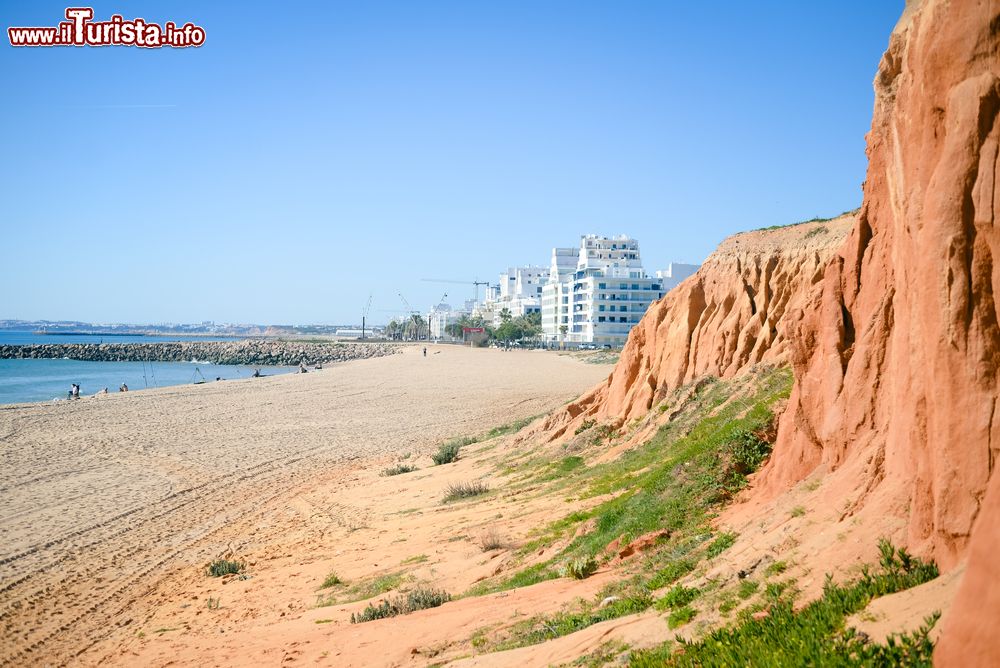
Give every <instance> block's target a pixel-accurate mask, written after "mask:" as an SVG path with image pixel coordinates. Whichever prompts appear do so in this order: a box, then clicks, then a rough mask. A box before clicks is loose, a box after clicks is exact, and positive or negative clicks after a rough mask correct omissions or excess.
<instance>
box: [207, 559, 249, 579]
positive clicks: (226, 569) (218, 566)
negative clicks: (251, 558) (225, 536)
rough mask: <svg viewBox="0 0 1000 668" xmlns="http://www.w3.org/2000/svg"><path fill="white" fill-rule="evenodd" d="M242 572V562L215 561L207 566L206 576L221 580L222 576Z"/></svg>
mask: <svg viewBox="0 0 1000 668" xmlns="http://www.w3.org/2000/svg"><path fill="white" fill-rule="evenodd" d="M242 570H243V562H241V561H229V560H228V559H216V560H215V561H213V562H212V563H210V564H209V565H208V574H209V575H211V576H212V577H213V578H221V577H222V576H223V575H235V574H237V573H239V572H240V571H242Z"/></svg>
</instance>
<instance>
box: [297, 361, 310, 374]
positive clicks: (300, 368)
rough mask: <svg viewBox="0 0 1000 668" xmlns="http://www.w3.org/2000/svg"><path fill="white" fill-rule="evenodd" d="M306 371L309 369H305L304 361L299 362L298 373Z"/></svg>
mask: <svg viewBox="0 0 1000 668" xmlns="http://www.w3.org/2000/svg"><path fill="white" fill-rule="evenodd" d="M308 371H309V370H308V369H306V365H305V362H299V373H308Z"/></svg>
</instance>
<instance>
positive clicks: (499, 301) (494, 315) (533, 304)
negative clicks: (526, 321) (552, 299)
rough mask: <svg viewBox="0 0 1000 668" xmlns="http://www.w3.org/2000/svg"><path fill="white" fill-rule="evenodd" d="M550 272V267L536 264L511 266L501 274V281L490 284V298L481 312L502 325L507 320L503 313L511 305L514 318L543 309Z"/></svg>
mask: <svg viewBox="0 0 1000 668" xmlns="http://www.w3.org/2000/svg"><path fill="white" fill-rule="evenodd" d="M548 276H549V270H548V269H547V268H546V267H539V266H535V265H526V266H523V267H508V268H507V271H505V272H504V273H502V274H500V282H499V283H498V285H497V286H496V287H495V288H494V287H493V286H490V288H491V289H490V290H489V291H487V299H486V301H485V302H484V303H483V305H482V307H481V308H480V309H479V311H478V312H479V313H480V314H481V315H482V316H483V317H484V318H485V319H486V320H487V321H489V322H491V323H492V324H493V326H494V327H499V326H500V324H501V323H502V322H503V319H502V318H501V314H502V313H503V311H504V309H507V311H509V312H510V315H511V317H513V318H517V317H520V316H523V315H527V314H529V313H540V312H541V310H542V301H541V298H542V287H543V285H544V284H545V282H546V281H547V280H548Z"/></svg>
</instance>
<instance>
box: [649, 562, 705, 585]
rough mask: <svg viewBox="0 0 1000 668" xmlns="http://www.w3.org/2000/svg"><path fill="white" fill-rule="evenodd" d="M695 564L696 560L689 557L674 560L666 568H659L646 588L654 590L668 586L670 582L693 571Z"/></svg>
mask: <svg viewBox="0 0 1000 668" xmlns="http://www.w3.org/2000/svg"><path fill="white" fill-rule="evenodd" d="M694 566H695V562H693V561H691V560H689V559H680V560H678V561H672V562H670V563H669V564H668V565H667V566H666V567H665V568H662V569H660V570H658V571H657V572H656V574H655V575H653V577H652V579H650V581H649V582H648V583H647V584H646V588H647V589H649V590H651V591H652V590H655V589H659V588H660V587H666V586H667V585H668V584H673V583H674V582H676V581H677V580H678V579H680V578H681V577H683V576H685V575H687V574H688V573H690V572H691V571H693V570H694Z"/></svg>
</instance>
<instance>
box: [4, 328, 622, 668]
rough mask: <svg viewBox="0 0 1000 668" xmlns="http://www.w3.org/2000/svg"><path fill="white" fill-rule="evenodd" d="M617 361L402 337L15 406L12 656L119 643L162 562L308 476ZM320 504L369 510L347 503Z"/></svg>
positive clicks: (537, 396)
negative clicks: (301, 369)
mask: <svg viewBox="0 0 1000 668" xmlns="http://www.w3.org/2000/svg"><path fill="white" fill-rule="evenodd" d="M609 370H610V367H609V366H607V365H595V364H585V363H583V362H581V361H579V360H577V359H574V358H572V357H569V356H562V355H558V354H555V353H547V352H527V351H524V352H509V353H505V352H500V351H495V350H471V349H467V348H459V347H446V346H441V347H435V346H430V347H429V348H428V354H427V356H426V357H424V356H422V355H421V350H420V348H419V347H404V352H403V354H399V355H391V356H388V357H383V358H378V359H366V360H358V361H353V362H349V363H346V364H338V365H333V366H330V367H328V368H326V369H323V370H322V371H318V372H311V373H308V374H304V375H285V376H275V377H268V378H260V379H248V380H238V381H227V382H225V383H209V384H206V385H200V386H181V387H169V388H162V389H156V390H149V391H143V392H130V393H127V394H117V393H112V394H109V395H106V396H101V397H91V398H85V399H82V400H79V401H76V402H58V403H46V404H22V405H13V406H2V407H0V618H2V621H0V629H2V631H0V664H3V665H28V664H34V665H38V664H52V665H56V664H65V663H82V664H92V663H95V662H97V661H98V660H100V659H101V658H102V657H104V658H107V654H101V653H100V652H97V651H96V647H97V646H98V645H103V646H105V647H106V646H107V644H108V639H109V637H112V636H114V637H129V636H132V637H135V636H136V635H138V636H139V637H142V636H143V635H144V634H145V633H150V632H151V630H149V629H146V630H145V631H142V630H141V627H142V622H143V619H144V618H145V617H148V616H149V615H150V614H152V612H151V611H154V610H156V608H157V606H159V605H161V604H164V603H165V602H164V601H163V600H157V599H156V598H155V596H154V595H153V594H152V593H153V592H155V591H157V587H158V585H159V584H160V583H161V582H162V581H163V579H164V578H167V577H169V576H171V575H175V574H177V573H179V572H185V571H191V570H192V569H193V568H195V569H203V568H204V564H206V563H207V562H208V561H210V560H212V559H214V558H218V557H220V556H224V555H227V554H231V553H233V552H234V551H238V550H239V549H240V548H241V547H242V546H245V545H246V544H247V543H248V542H253V541H254V540H258V541H259V540H264V538H265V535H273V533H274V531H280V528H281V527H280V524H281V517H282V513H291V512H292V511H291V510H290V509H293V508H295V507H296V504H299V505H301V504H302V502H301V501H300V500H297V498H298V497H297V495H298V494H299V493H300V492H301V490H303V489H314V488H316V487H317V485H336V484H338V481H341V480H344V479H346V477H348V476H350V475H351V471H352V470H356V469H357V468H358V467H359V466H362V465H365V466H369V467H370V466H372V465H378V462H380V461H383V460H384V461H386V462H388V461H390V460H391V459H393V458H395V457H400V456H402V455H404V454H406V453H412V456H413V459H414V460H416V459H417V458H418V457H421V456H425V455H426V454H427V453H429V452H430V451H431V450H432V449H434V447H435V445H436V444H437V443H438V442H440V441H441V440H443V439H445V438H448V437H452V436H460V435H468V434H477V433H482V432H484V431H486V430H488V429H489V428H491V427H494V426H497V425H500V424H503V423H508V422H511V421H512V420H516V419H519V418H524V417H527V416H531V415H536V414H539V413H542V412H544V411H547V410H550V409H553V408H555V407H556V406H559V405H561V404H563V403H565V402H566V401H567V400H569V399H571V398H573V397H575V396H577V395H578V394H579V393H580V392H581V391H583V390H585V389H587V388H588V387H589V386H591V385H593V384H594V383H596V382H597V381H599V380H600V379H602V378H603V377H604V376H606V375H607V373H608V372H609ZM424 459H426V457H424ZM315 512H317V513H322V514H324V517H325V518H326V519H327V520H328V521H329V522H331V523H332V524H333V525H335V526H340V527H345V526H346V527H350V526H352V524H353V523H360V522H361V518H357V517H353V516H352V512H353V511H352V509H351V508H350V507H348V506H346V505H344V506H342V507H332V506H331V507H324V508H321V509H318V510H316V511H315ZM269 532H270V533H269ZM151 596H153V597H152V598H151ZM171 605H179V606H180V607H181V608H183V607H185V606H186V605H193V606H201V607H204V605H205V603H204V601H200V600H199V601H190V602H189V603H187V604H184V603H178V602H176V601H172V602H171ZM121 660H122V661H123V662H127V660H126V659H125V658H122V659H121ZM207 663H211V661H208V662H207Z"/></svg>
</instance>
